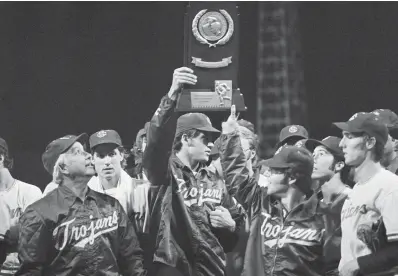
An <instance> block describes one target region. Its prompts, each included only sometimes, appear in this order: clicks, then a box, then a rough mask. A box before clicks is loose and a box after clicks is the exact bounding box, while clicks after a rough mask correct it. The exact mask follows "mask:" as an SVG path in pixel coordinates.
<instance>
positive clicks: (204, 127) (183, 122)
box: [176, 113, 220, 135]
mask: <svg viewBox="0 0 398 276" xmlns="http://www.w3.org/2000/svg"><path fill="white" fill-rule="evenodd" d="M192 129H197V130H200V131H205V132H220V131H219V130H218V129H215V128H214V127H213V126H212V125H211V121H210V119H209V117H207V116H206V115H205V114H203V113H187V114H184V115H181V116H180V117H179V118H178V120H177V128H176V135H178V134H180V133H181V132H184V131H187V130H192Z"/></svg>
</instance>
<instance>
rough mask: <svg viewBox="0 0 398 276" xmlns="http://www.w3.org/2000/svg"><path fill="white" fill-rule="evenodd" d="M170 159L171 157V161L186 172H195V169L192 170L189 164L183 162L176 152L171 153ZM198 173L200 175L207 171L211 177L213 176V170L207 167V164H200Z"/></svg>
mask: <svg viewBox="0 0 398 276" xmlns="http://www.w3.org/2000/svg"><path fill="white" fill-rule="evenodd" d="M170 159H171V161H172V162H173V163H174V165H175V166H176V167H177V168H179V169H181V170H183V171H185V172H188V173H193V171H192V170H191V169H190V168H188V167H187V166H185V165H184V163H182V161H181V160H180V158H178V157H177V156H176V155H175V153H173V154H172V155H171V157H170ZM197 173H198V174H199V175H201V174H203V173H205V174H207V176H209V177H210V176H211V171H210V170H209V169H208V168H207V166H206V164H199V167H198V169H197Z"/></svg>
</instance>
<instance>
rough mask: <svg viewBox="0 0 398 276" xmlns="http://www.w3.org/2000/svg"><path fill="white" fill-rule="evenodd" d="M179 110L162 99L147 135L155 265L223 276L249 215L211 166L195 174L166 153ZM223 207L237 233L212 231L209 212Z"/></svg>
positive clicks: (166, 98)
mask: <svg viewBox="0 0 398 276" xmlns="http://www.w3.org/2000/svg"><path fill="white" fill-rule="evenodd" d="M174 107H175V101H173V100H171V99H170V98H168V96H165V97H163V98H162V100H161V103H160V106H159V108H158V109H157V111H156V112H155V114H154V116H153V117H152V120H151V122H150V126H149V128H148V131H147V147H146V149H145V153H144V158H143V166H144V169H145V171H146V175H147V176H148V180H149V181H150V183H151V185H152V187H151V193H150V200H149V201H150V215H151V220H150V236H151V239H152V246H153V250H154V258H153V261H154V262H155V263H156V262H157V263H163V264H166V265H169V266H172V267H176V268H177V269H178V270H179V271H181V273H182V274H183V275H187V276H188V275H195V276H199V275H206V276H222V275H224V274H225V262H226V256H225V253H224V252H225V251H228V250H232V249H233V247H234V245H235V244H236V240H237V237H238V236H237V233H238V231H239V227H240V225H241V224H243V219H244V211H243V209H241V208H240V207H238V205H237V204H236V202H234V201H233V199H232V197H231V196H229V195H228V194H227V193H226V189H225V184H224V183H223V180H222V179H220V178H218V177H217V176H216V175H215V174H214V173H212V172H211V171H210V170H208V169H207V168H206V167H201V168H200V169H199V170H198V171H197V173H196V175H194V174H193V172H192V171H191V170H190V169H189V168H188V167H186V166H185V165H184V164H183V163H182V162H181V161H180V160H179V159H178V158H177V157H176V156H175V155H174V154H171V153H170V151H169V152H167V150H168V149H170V148H171V147H165V141H166V140H165V139H166V138H165V136H166V135H167V131H166V129H165V124H166V123H167V121H168V120H169V119H170V117H171V116H172V114H173V113H174V112H173V109H174ZM174 129H175V127H174ZM165 148H166V149H167V150H166V152H165ZM164 157H166V158H164ZM220 205H221V206H224V207H225V208H226V209H228V210H229V211H230V213H231V215H232V218H233V219H234V220H235V222H236V226H237V227H236V229H235V232H233V233H232V232H230V231H229V230H227V229H215V228H213V227H212V226H211V223H210V218H209V212H210V211H212V210H215V207H216V206H220Z"/></svg>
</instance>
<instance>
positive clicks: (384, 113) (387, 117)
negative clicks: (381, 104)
mask: <svg viewBox="0 0 398 276" xmlns="http://www.w3.org/2000/svg"><path fill="white" fill-rule="evenodd" d="M372 113H373V114H375V115H377V116H379V117H380V119H381V120H382V122H383V123H385V124H386V126H387V128H389V129H390V128H398V115H397V114H396V113H395V112H394V111H392V110H390V109H376V110H374V111H372Z"/></svg>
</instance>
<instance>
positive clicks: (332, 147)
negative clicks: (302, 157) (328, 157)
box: [305, 136, 344, 158]
mask: <svg viewBox="0 0 398 276" xmlns="http://www.w3.org/2000/svg"><path fill="white" fill-rule="evenodd" d="M340 141H341V138H339V137H336V136H328V137H326V138H324V139H322V141H319V140H315V139H308V140H307V141H306V142H305V147H306V148H307V149H308V150H310V151H314V150H315V148H316V147H318V146H323V147H325V148H326V149H327V150H328V151H329V152H330V153H331V154H332V155H333V156H336V157H340V158H344V153H343V151H342V150H341V148H340V147H339V144H340Z"/></svg>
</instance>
